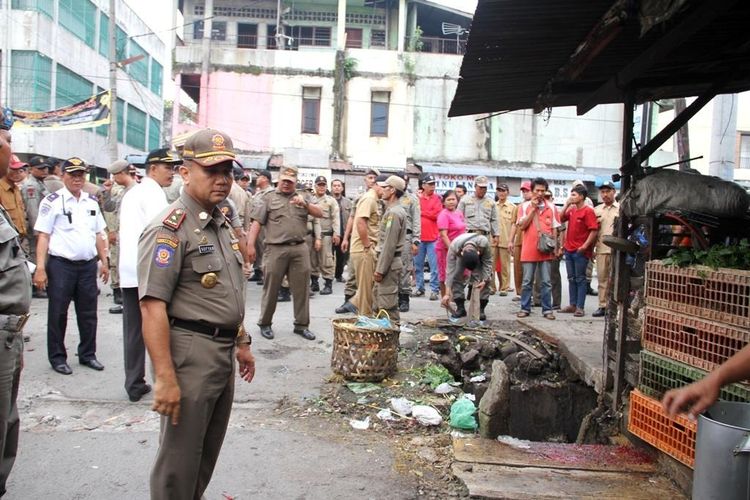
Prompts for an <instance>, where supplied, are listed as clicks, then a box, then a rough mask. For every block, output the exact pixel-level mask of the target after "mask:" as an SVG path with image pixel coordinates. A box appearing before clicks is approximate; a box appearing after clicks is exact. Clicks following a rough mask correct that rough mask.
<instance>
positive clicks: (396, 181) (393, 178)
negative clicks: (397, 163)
mask: <svg viewBox="0 0 750 500" xmlns="http://www.w3.org/2000/svg"><path fill="white" fill-rule="evenodd" d="M378 185H379V186H380V187H386V186H390V187H392V188H393V189H396V190H398V191H403V190H404V189H406V182H404V180H403V179H402V178H401V177H399V176H397V175H390V176H388V177H387V178H386V179H385V180H384V181H378Z"/></svg>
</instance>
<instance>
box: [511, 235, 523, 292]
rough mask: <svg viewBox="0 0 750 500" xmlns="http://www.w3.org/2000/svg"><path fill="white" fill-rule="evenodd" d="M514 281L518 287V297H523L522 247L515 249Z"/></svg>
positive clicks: (518, 246) (517, 246)
mask: <svg viewBox="0 0 750 500" xmlns="http://www.w3.org/2000/svg"><path fill="white" fill-rule="evenodd" d="M513 281H514V283H513V284H514V285H515V286H516V295H518V296H519V297H520V296H521V282H522V281H523V268H522V267H521V245H515V246H514V247H513Z"/></svg>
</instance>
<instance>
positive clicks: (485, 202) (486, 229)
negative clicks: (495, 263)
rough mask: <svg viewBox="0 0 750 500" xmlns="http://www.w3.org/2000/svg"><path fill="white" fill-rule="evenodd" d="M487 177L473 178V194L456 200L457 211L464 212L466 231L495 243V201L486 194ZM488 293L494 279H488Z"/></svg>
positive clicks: (496, 238) (496, 235)
mask: <svg viewBox="0 0 750 500" xmlns="http://www.w3.org/2000/svg"><path fill="white" fill-rule="evenodd" d="M488 185H489V181H488V180H487V177H485V176H483V175H480V176H479V177H477V178H476V179H474V194H473V195H472V196H463V197H461V201H459V202H458V209H457V210H458V211H459V212H462V213H463V214H464V219H465V220H466V232H467V233H474V234H481V235H483V236H487V239H488V240H489V241H490V244H491V245H492V246H493V247H494V246H496V245H497V240H498V234H499V232H500V227H499V224H498V222H497V209H496V208H495V202H494V201H492V200H491V199H490V198H489V197H488V196H487V186H488ZM490 293H495V280H494V279H493V280H490Z"/></svg>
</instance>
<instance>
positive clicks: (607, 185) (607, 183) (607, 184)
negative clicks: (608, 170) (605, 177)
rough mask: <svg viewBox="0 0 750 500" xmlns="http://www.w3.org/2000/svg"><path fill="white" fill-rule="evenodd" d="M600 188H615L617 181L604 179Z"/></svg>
mask: <svg viewBox="0 0 750 500" xmlns="http://www.w3.org/2000/svg"><path fill="white" fill-rule="evenodd" d="M599 189H615V183H614V182H612V181H604V182H602V184H601V186H599Z"/></svg>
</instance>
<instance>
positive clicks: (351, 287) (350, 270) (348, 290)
mask: <svg viewBox="0 0 750 500" xmlns="http://www.w3.org/2000/svg"><path fill="white" fill-rule="evenodd" d="M354 255H355V254H353V253H351V252H349V263H348V264H347V266H346V272H347V276H346V284H345V285H344V295H345V296H346V297H354V295H355V294H356V293H357V268H356V266H355V264H354V260H355V257H354ZM359 255H362V254H361V253H359Z"/></svg>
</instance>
